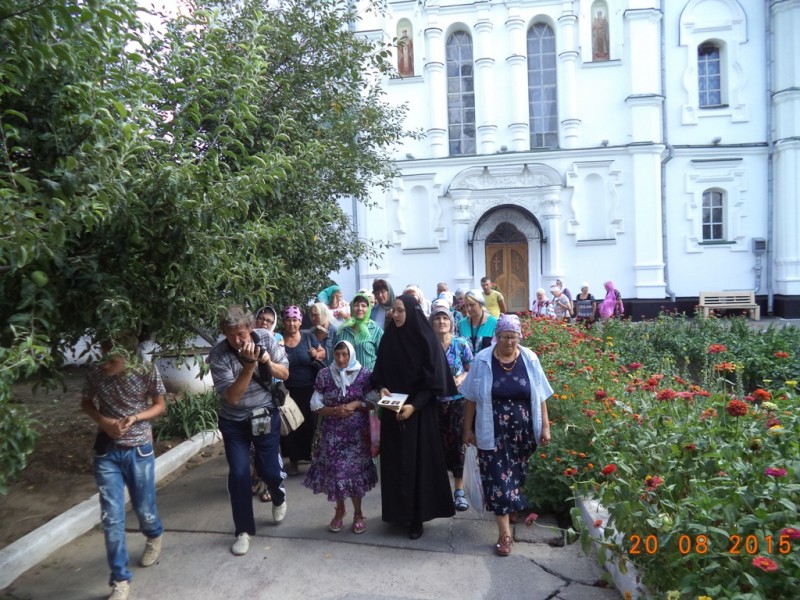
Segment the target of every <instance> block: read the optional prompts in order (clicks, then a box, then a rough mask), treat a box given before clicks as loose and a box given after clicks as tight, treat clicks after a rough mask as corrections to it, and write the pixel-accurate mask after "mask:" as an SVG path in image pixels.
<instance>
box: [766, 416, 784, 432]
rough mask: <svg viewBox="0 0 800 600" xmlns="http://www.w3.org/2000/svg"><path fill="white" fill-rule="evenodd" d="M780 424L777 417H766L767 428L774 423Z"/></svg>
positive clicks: (773, 425)
mask: <svg viewBox="0 0 800 600" xmlns="http://www.w3.org/2000/svg"><path fill="white" fill-rule="evenodd" d="M780 424H781V420H780V419H779V418H778V417H772V418H770V419H767V422H766V425H767V429H769V428H770V427H775V425H780Z"/></svg>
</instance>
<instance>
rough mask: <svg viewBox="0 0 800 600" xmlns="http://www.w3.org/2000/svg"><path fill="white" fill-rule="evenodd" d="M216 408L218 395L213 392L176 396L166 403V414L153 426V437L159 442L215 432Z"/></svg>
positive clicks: (217, 406)
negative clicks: (204, 432)
mask: <svg viewBox="0 0 800 600" xmlns="http://www.w3.org/2000/svg"><path fill="white" fill-rule="evenodd" d="M218 408H219V395H218V394H217V393H216V392H214V391H213V390H211V391H208V392H204V393H202V394H183V395H180V396H177V397H176V398H175V399H174V400H171V401H169V402H167V412H166V413H165V414H164V415H162V417H161V418H160V419H158V420H157V421H156V422H155V423H154V424H153V435H154V436H155V438H156V439H157V440H158V441H161V440H169V439H172V438H185V439H189V438H190V437H192V436H193V435H196V434H198V433H201V432H203V431H215V430H216V429H217V410H218Z"/></svg>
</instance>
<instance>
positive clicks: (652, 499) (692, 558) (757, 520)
mask: <svg viewBox="0 0 800 600" xmlns="http://www.w3.org/2000/svg"><path fill="white" fill-rule="evenodd" d="M526 327H527V328H528V329H529V330H530V335H529V336H527V337H526V341H525V343H526V345H529V346H530V347H531V348H533V349H534V350H535V351H537V352H538V353H539V355H540V358H541V361H542V364H543V366H544V368H545V370H546V372H547V375H548V377H549V379H550V383H551V385H552V386H553V389H554V390H555V391H556V394H557V395H555V396H554V397H553V398H552V399H551V400H550V401H549V402H548V409H549V412H550V415H551V421H553V423H552V425H551V430H552V436H553V441H552V443H551V444H550V445H549V446H548V447H547V448H544V449H542V450H541V451H540V452H538V453H537V455H536V456H534V457H533V458H532V460H531V476H530V477H529V482H528V486H529V487H528V490H527V491H528V492H529V493H530V494H531V497H532V498H535V497H536V494H537V492H536V490H535V489H534V488H535V487H537V486H542V489H549V490H552V489H559V487H561V489H562V490H563V488H569V490H570V491H571V492H572V493H574V494H575V495H590V496H594V497H596V498H598V499H599V500H600V501H601V502H602V503H603V504H604V505H605V506H606V508H607V509H608V511H609V514H610V519H609V521H608V523H606V524H604V526H603V534H602V539H601V540H600V542H601V543H602V545H603V548H604V550H603V553H604V554H609V555H611V556H616V557H618V558H619V563H620V566H621V567H622V568H624V561H623V560H622V559H623V558H624V559H628V560H630V561H632V562H633V563H634V564H635V565H636V566H637V568H638V569H639V570H640V572H641V574H642V576H643V580H644V582H645V584H646V585H648V586H649V587H650V589H651V590H653V591H654V592H657V593H659V594H661V595H662V597H663V594H664V593H670V597H671V598H680V597H687V598H689V597H691V598H696V597H697V596H698V595H705V596H710V597H713V598H715V600H716V599H719V598H726V597H731V598H733V597H735V598H753V599H755V598H787V597H792V596H793V595H794V592H795V591H796V590H797V589H798V588H800V552H798V546H800V519H799V518H798V513H797V508H798V504H800V483H798V482H800V443H799V442H798V440H800V414H798V404H800V402H798V396H797V379H796V374H797V373H798V372H800V357H799V356H797V354H796V352H794V351H793V350H794V349H795V348H797V347H798V344H797V342H798V332H797V330H795V329H792V328H784V329H777V328H770V329H768V330H767V331H764V332H759V331H753V330H751V329H750V327H749V326H748V325H747V323H746V322H744V321H742V320H736V319H735V320H732V321H727V322H722V321H720V320H717V319H702V318H697V319H695V320H693V321H689V320H688V319H685V318H682V317H675V316H669V315H663V316H661V317H659V318H658V319H656V320H655V321H653V322H646V323H629V322H620V321H613V322H609V323H607V324H605V325H604V326H601V327H598V328H596V329H595V330H593V331H590V332H589V331H586V330H583V329H580V330H578V329H574V328H572V327H569V326H566V325H564V324H562V323H555V322H552V321H546V320H535V319H534V320H530V321H528V323H526ZM790 377H791V378H790ZM583 536H584V539H585V540H587V539H588V532H586V531H584V532H583ZM645 540H646V541H648V542H649V545H645V544H644V541H645ZM637 541H638V545H637Z"/></svg>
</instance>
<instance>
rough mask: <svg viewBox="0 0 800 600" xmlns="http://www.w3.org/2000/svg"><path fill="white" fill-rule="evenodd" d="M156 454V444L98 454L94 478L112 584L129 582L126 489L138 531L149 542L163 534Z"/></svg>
mask: <svg viewBox="0 0 800 600" xmlns="http://www.w3.org/2000/svg"><path fill="white" fill-rule="evenodd" d="M155 465H156V461H155V453H154V451H153V444H145V445H143V446H138V447H136V448H114V449H113V450H111V451H109V452H108V453H107V454H95V457H94V478H95V481H96V482H97V489H98V491H99V492H100V512H101V515H100V516H101V520H102V523H103V533H104V534H105V539H106V558H107V559H108V566H109V568H110V569H111V578H110V581H130V580H131V578H132V577H133V575H132V573H131V572H130V571H129V570H128V547H127V545H126V544H125V487H126V486H127V488H128V493H129V494H130V497H131V505H132V506H133V510H134V511H135V512H136V516H137V517H138V518H139V529H140V530H141V532H142V533H143V534H145V535H146V536H147V537H149V538H154V537H158V536H160V535H161V534H162V533H163V532H164V527H163V526H162V525H161V519H160V518H159V517H158V509H157V508H156V480H155Z"/></svg>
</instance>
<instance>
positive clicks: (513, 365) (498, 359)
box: [494, 354, 519, 373]
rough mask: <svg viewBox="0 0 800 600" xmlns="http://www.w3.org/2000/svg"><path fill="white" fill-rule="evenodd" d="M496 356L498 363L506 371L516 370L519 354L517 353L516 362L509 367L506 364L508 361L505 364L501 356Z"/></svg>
mask: <svg viewBox="0 0 800 600" xmlns="http://www.w3.org/2000/svg"><path fill="white" fill-rule="evenodd" d="M494 357H495V358H496V359H497V364H498V365H500V368H501V369H503V371H505V372H506V373H511V371H513V370H514V367H516V366H517V361H518V360H519V354H517V356H516V358H514V362H512V363H511V366H510V367H507V366H506V365H507V364H508V363H505V364H504V363H503V361H502V360H501V358H500V357H499V356H497V354H495V355H494Z"/></svg>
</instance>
